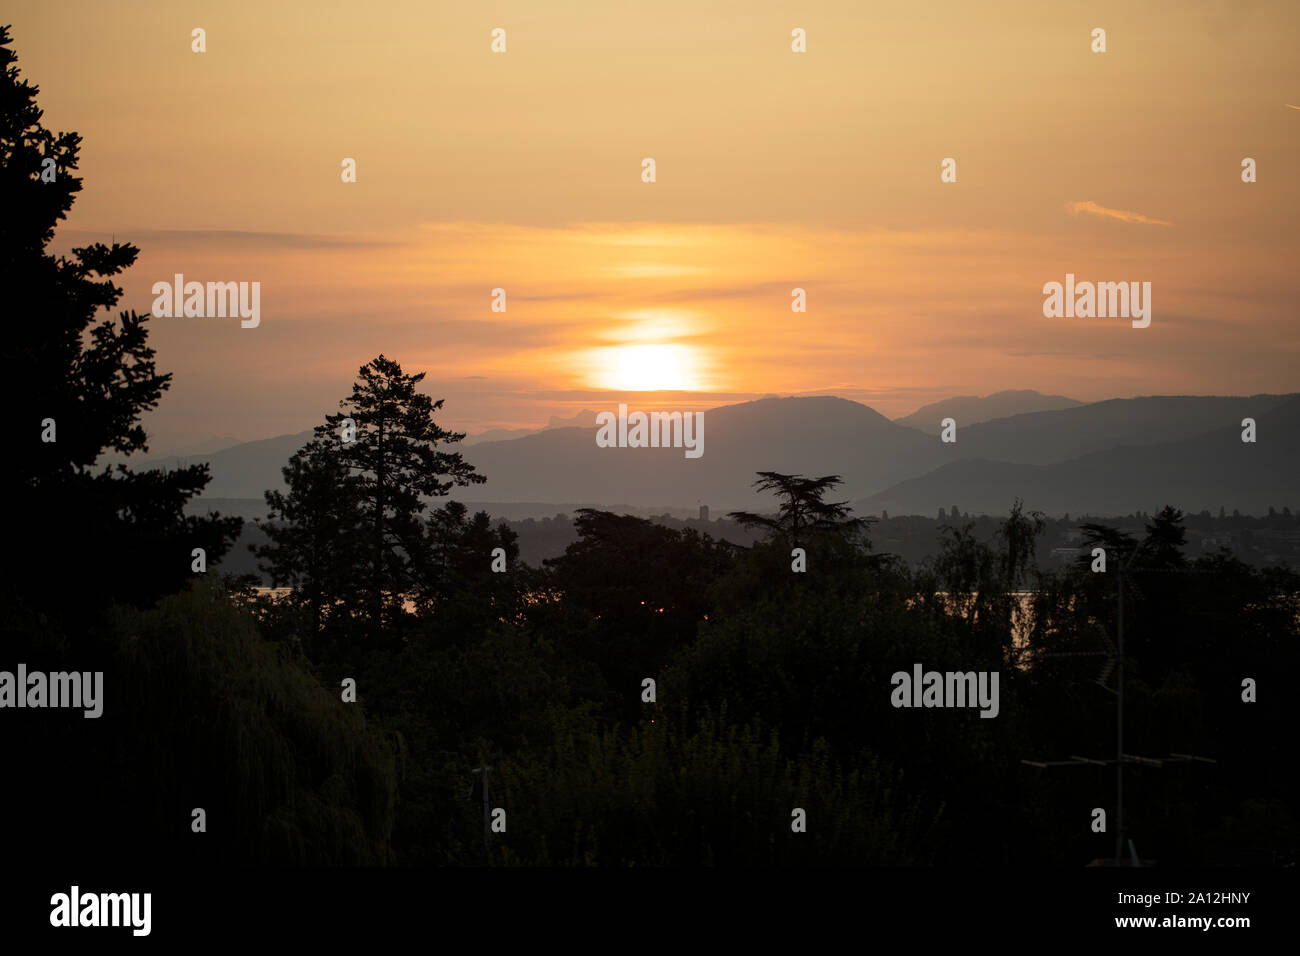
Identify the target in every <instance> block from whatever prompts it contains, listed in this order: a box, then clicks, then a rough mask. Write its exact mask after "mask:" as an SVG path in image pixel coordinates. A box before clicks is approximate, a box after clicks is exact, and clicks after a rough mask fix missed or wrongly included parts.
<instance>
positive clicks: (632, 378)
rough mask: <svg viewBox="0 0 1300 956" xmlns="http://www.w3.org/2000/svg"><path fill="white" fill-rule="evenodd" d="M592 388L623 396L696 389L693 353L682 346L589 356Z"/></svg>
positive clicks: (620, 348) (646, 347)
mask: <svg viewBox="0 0 1300 956" xmlns="http://www.w3.org/2000/svg"><path fill="white" fill-rule="evenodd" d="M592 360H593V365H594V368H593V369H592V372H593V375H592V378H593V384H595V385H597V386H598V387H600V388H610V389H616V390H618V391H624V392H655V391H690V390H693V389H697V388H699V387H700V386H699V381H698V369H697V365H698V363H697V362H696V359H695V355H694V350H693V349H691V348H688V347H687V346H685V345H620V346H614V347H611V348H604V349H597V350H596V354H595V355H593V356H592Z"/></svg>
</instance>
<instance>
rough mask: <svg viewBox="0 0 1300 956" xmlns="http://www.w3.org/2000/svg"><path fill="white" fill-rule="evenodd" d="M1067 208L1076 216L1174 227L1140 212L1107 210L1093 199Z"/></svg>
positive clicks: (1066, 206) (1069, 203)
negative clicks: (1084, 215)
mask: <svg viewBox="0 0 1300 956" xmlns="http://www.w3.org/2000/svg"><path fill="white" fill-rule="evenodd" d="M1065 208H1066V209H1068V210H1069V211H1070V212H1072V213H1073V214H1074V215H1076V216H1077V215H1079V213H1081V212H1083V213H1087V214H1088V215H1090V216H1100V217H1102V218H1103V219H1118V220H1119V221H1120V222H1140V223H1145V224H1147V225H1149V226H1172V225H1173V223H1172V222H1165V221H1164V220H1163V219H1152V218H1151V217H1149V216H1144V215H1142V213H1140V212H1129V211H1128V210H1127V209H1107V208H1106V207H1105V206H1099V205H1097V204H1096V203H1095V202H1093V201H1092V200H1091V199H1085V200H1083V201H1082V202H1068V203H1066V204H1065Z"/></svg>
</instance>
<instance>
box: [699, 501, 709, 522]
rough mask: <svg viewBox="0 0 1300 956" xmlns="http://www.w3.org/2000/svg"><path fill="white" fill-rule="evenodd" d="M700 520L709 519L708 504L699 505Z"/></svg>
mask: <svg viewBox="0 0 1300 956" xmlns="http://www.w3.org/2000/svg"><path fill="white" fill-rule="evenodd" d="M700 520H701V521H708V520H709V506H708V505H700Z"/></svg>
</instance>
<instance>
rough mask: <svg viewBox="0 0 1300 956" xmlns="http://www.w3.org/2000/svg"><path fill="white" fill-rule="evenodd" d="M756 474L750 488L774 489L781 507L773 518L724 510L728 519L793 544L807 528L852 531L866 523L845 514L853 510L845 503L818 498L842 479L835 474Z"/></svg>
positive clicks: (797, 541)
mask: <svg viewBox="0 0 1300 956" xmlns="http://www.w3.org/2000/svg"><path fill="white" fill-rule="evenodd" d="M758 476H759V478H758V481H756V482H754V487H755V488H757V489H758V490H759V491H771V492H774V493H775V494H776V496H777V497H778V498H779V499H780V500H781V506H780V508H779V509H778V511H777V514H776V517H772V516H770V515H760V514H754V513H753V512H749V511H732V512H729V513H728V515H727V517H728V518H730V519H731V520H732V521H736V522H738V523H740V524H742V525H744V526H745V527H747V528H765V529H767V530H768V531H770V532H772V533H773V534H774V535H778V536H780V537H782V538H784V539H785V540H787V541H789V542H790V543H791V544H792V545H795V546H796V547H797V546H798V545H799V542H800V540H801V536H802V535H804V534H805V533H806V532H809V531H837V532H840V533H852V532H855V531H858V530H861V529H863V528H866V527H867V525H868V522H869V519H866V518H850V517H849V513H850V512H851V511H852V510H853V509H852V508H850V507H849V506H848V503H847V502H843V501H841V502H836V503H830V502H825V501H822V497H823V496H824V495H825V494H826V493H827V492H828V491H830V490H831V489H832V488H834V487H835V486H836V485H838V484H840V483H841V482H842V481H843V480H844V479H842V478H841V477H840V476H839V475H825V476H823V477H821V478H805V477H804V476H803V475H782V474H779V473H778V472H775V471H760V472H759V473H758Z"/></svg>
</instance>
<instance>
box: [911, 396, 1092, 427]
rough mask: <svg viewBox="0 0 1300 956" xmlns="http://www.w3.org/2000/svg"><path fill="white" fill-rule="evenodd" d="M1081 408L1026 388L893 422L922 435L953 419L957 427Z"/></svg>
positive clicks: (941, 404) (954, 402) (948, 403)
mask: <svg viewBox="0 0 1300 956" xmlns="http://www.w3.org/2000/svg"><path fill="white" fill-rule="evenodd" d="M1083 404H1084V403H1083V402H1079V401H1076V400H1074V399H1073V398H1066V397H1065V396H1064V395H1044V394H1042V393H1041V392H1036V391H1034V390H1033V389H1028V388H1021V389H1005V390H1003V391H1001V392H994V393H993V394H992V395H985V396H984V397H982V398H981V397H979V396H976V395H957V396H955V397H953V398H945V399H942V400H941V401H937V402H931V403H930V404H929V405H923V406H922V407H920V408H918V409H917V410H916V411H914V412H913V413H912V414H910V415H905V416H904V417H902V418H895V419H894V421H895V422H897V423H898V424H899V425H907V426H909V427H911V428H919V429H921V430H922V431H924V432H930V433H937V432H938V430H939V423H940V422H942V421H943V420H944V419H945V418H951V419H953V420H954V421H956V422H957V425H958V426H959V427H960V426H962V425H978V424H979V423H980V422H987V421H992V420H993V419H995V418H1008V417H1010V416H1012V415H1024V414H1026V413H1028V412H1054V411H1059V410H1060V409H1062V408H1074V407H1075V406H1077V405H1083Z"/></svg>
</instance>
